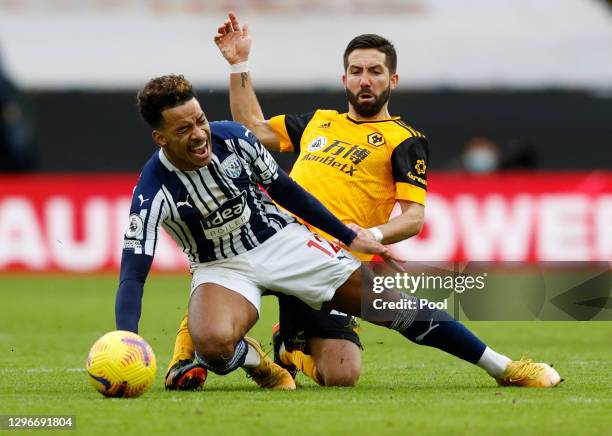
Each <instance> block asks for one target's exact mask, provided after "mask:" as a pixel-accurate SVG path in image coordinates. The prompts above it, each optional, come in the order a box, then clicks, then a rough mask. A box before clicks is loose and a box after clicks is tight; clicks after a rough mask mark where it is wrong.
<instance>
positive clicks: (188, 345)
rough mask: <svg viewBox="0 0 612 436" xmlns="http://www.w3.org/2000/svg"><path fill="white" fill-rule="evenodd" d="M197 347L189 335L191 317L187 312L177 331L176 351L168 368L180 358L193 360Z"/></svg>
mask: <svg viewBox="0 0 612 436" xmlns="http://www.w3.org/2000/svg"><path fill="white" fill-rule="evenodd" d="M194 353H195V349H194V347H193V341H192V340H191V336H190V335H189V317H188V316H187V312H185V317H184V318H183V321H181V325H180V327H179V329H178V331H177V332H176V339H175V340H174V353H173V354H172V359H171V360H170V365H168V369H170V368H171V367H172V365H174V364H175V363H176V362H178V361H179V360H193V357H194Z"/></svg>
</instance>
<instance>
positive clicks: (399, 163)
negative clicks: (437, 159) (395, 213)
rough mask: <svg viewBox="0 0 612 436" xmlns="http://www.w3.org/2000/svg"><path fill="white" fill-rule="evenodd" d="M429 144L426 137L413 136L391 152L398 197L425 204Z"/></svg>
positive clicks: (398, 198)
mask: <svg viewBox="0 0 612 436" xmlns="http://www.w3.org/2000/svg"><path fill="white" fill-rule="evenodd" d="M428 163H429V144H428V142H427V139H426V138H424V137H411V138H408V139H407V140H405V141H404V142H402V143H401V144H400V145H398V146H397V147H396V148H395V149H394V150H393V153H392V154H391V166H392V169H393V179H394V180H395V186H396V195H395V197H396V199H397V200H408V201H414V202H415V203H420V204H423V205H424V204H425V195H426V192H427V165H428Z"/></svg>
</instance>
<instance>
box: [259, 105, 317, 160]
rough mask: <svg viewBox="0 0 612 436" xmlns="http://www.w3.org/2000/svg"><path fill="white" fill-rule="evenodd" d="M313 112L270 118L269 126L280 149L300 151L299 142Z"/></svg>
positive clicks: (283, 150)
mask: <svg viewBox="0 0 612 436" xmlns="http://www.w3.org/2000/svg"><path fill="white" fill-rule="evenodd" d="M314 114H315V113H314V112H309V113H307V114H301V115H277V116H275V117H272V118H270V120H269V123H270V127H271V128H272V130H273V131H274V133H275V134H276V136H277V137H278V140H279V143H280V151H282V152H287V151H294V152H296V153H299V152H300V142H301V140H302V134H303V133H304V130H305V129H306V126H307V125H308V123H309V122H310V120H311V119H312V117H313V116H314Z"/></svg>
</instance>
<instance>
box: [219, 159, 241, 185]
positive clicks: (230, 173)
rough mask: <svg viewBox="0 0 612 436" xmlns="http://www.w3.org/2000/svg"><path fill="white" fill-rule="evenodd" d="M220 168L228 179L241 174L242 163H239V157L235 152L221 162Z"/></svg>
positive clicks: (235, 177)
mask: <svg viewBox="0 0 612 436" xmlns="http://www.w3.org/2000/svg"><path fill="white" fill-rule="evenodd" d="M221 168H223V172H224V173H225V175H226V176H227V177H229V178H230V179H237V178H238V177H240V174H242V163H240V159H239V158H238V156H236V155H235V154H232V155H231V156H230V157H228V158H227V159H225V160H224V161H223V162H221Z"/></svg>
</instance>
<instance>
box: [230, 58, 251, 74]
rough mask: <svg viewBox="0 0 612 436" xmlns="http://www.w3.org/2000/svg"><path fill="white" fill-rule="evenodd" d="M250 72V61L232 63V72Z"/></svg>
mask: <svg viewBox="0 0 612 436" xmlns="http://www.w3.org/2000/svg"><path fill="white" fill-rule="evenodd" d="M248 72H249V61H244V62H238V63H237V64H230V74H240V73H248Z"/></svg>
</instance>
